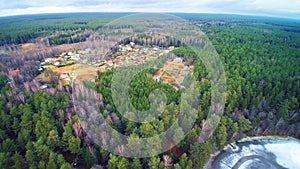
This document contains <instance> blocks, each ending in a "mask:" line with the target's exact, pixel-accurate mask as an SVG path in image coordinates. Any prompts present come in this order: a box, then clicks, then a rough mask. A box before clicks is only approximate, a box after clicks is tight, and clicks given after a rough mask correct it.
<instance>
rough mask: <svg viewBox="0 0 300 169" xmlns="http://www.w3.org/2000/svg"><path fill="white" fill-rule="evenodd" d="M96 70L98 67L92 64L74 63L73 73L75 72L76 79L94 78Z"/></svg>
mask: <svg viewBox="0 0 300 169" xmlns="http://www.w3.org/2000/svg"><path fill="white" fill-rule="evenodd" d="M98 70H99V68H96V67H93V66H89V65H83V64H75V67H74V69H73V73H74V74H75V76H76V79H77V80H94V79H95V78H96V76H97V71H98Z"/></svg>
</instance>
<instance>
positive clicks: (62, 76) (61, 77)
mask: <svg viewBox="0 0 300 169" xmlns="http://www.w3.org/2000/svg"><path fill="white" fill-rule="evenodd" d="M57 74H58V77H59V78H60V79H65V78H68V77H69V73H68V72H58V73H57Z"/></svg>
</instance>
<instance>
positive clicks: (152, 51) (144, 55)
mask: <svg viewBox="0 0 300 169" xmlns="http://www.w3.org/2000/svg"><path fill="white" fill-rule="evenodd" d="M174 49H175V47H174V46H171V47H168V48H161V47H144V46H140V45H136V44H135V43H133V42H130V43H129V44H127V45H123V44H121V45H119V46H118V51H117V52H115V53H113V54H112V57H111V58H110V59H108V60H105V61H102V62H100V63H99V64H98V66H99V67H100V71H101V72H104V71H106V70H109V69H112V68H116V67H119V66H129V65H134V64H140V63H144V62H145V61H147V60H148V59H151V58H156V57H159V56H162V55H164V54H167V53H169V52H171V51H173V50H174Z"/></svg>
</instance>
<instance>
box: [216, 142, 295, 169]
mask: <svg viewBox="0 0 300 169" xmlns="http://www.w3.org/2000/svg"><path fill="white" fill-rule="evenodd" d="M212 168H213V169H256V168H257V169H258V168H259V169H260V168H267V169H273V168H274V169H283V168H291V169H300V141H299V140H297V139H294V138H281V137H271V136H267V137H251V138H245V139H242V140H240V141H238V142H237V143H233V144H231V145H228V146H227V147H225V149H224V150H223V151H221V152H220V153H219V154H218V155H217V156H216V157H215V159H214V162H213V164H212Z"/></svg>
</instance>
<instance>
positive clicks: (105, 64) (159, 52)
mask: <svg viewBox="0 0 300 169" xmlns="http://www.w3.org/2000/svg"><path fill="white" fill-rule="evenodd" d="M173 50H175V47H174V46H170V47H167V48H162V47H157V46H154V47H145V46H140V45H136V44H135V43H133V42H130V43H129V44H126V45H124V44H120V45H118V46H117V50H116V51H115V52H114V53H112V54H111V56H110V57H108V58H107V59H106V60H103V61H100V60H98V61H97V62H95V63H94V62H93V64H92V65H94V66H95V65H96V66H98V67H99V68H98V70H99V71H100V72H105V71H107V70H109V69H112V68H117V67H119V66H129V65H135V64H141V63H144V62H146V61H147V60H149V59H153V58H157V57H159V56H163V55H165V54H168V53H170V52H171V51H173ZM92 53H93V52H92V50H91V49H89V48H88V49H85V50H77V51H70V52H64V53H61V54H60V55H59V56H57V57H55V58H45V59H44V61H43V62H42V63H41V64H40V67H39V71H43V70H44V69H48V68H56V67H64V66H67V65H71V64H74V63H76V62H78V60H81V61H82V60H83V59H84V58H85V56H89V55H91V54H92ZM189 70H190V66H187V65H186V64H184V60H183V58H181V57H177V56H175V55H173V57H171V59H170V60H169V63H166V64H165V65H164V67H163V68H162V69H161V70H159V71H158V72H157V73H156V74H155V75H154V77H153V79H156V80H157V81H162V82H165V83H169V84H171V85H173V86H174V87H176V88H179V87H180V85H181V83H182V81H183V78H184V76H185V75H186V74H187V72H188V71H189ZM57 76H58V78H59V79H60V80H61V81H62V83H63V84H64V85H69V84H70V83H71V79H72V78H71V75H70V72H67V71H61V72H57ZM42 88H43V89H44V88H46V87H45V86H43V87H42Z"/></svg>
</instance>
